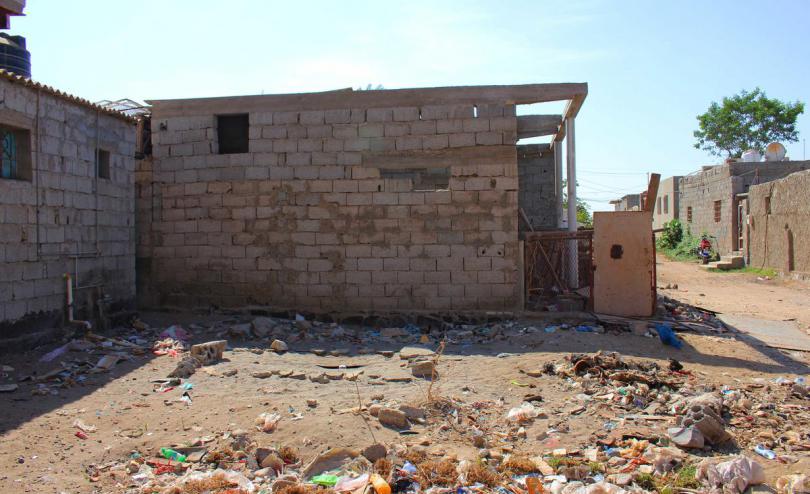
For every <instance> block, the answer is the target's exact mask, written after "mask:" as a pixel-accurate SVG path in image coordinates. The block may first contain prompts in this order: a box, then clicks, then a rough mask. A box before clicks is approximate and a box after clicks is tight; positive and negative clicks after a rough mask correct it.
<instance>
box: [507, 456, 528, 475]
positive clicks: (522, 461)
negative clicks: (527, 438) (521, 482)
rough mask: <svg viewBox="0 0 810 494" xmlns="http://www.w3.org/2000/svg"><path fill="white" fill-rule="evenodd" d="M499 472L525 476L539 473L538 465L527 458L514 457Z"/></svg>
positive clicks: (508, 459)
mask: <svg viewBox="0 0 810 494" xmlns="http://www.w3.org/2000/svg"><path fill="white" fill-rule="evenodd" d="M498 471H499V472H501V473H506V474H508V475H512V474H517V475H523V474H527V473H532V472H536V471H537V465H535V464H534V462H533V461H532V460H530V459H529V458H527V457H525V456H516V455H512V456H510V457H509V458H507V459H506V460H504V461H503V463H501V464H500V466H499V467H498Z"/></svg>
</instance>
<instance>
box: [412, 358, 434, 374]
mask: <svg viewBox="0 0 810 494" xmlns="http://www.w3.org/2000/svg"><path fill="white" fill-rule="evenodd" d="M411 373H412V374H413V375H414V376H416V377H425V378H432V377H438V373H437V372H436V366H435V364H434V363H433V361H431V360H418V361H416V362H413V363H412V364H411Z"/></svg>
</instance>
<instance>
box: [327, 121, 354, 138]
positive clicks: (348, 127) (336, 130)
mask: <svg viewBox="0 0 810 494" xmlns="http://www.w3.org/2000/svg"><path fill="white" fill-rule="evenodd" d="M332 137H334V138H335V139H354V138H356V137H357V125H354V124H345V125H335V126H333V127H332Z"/></svg>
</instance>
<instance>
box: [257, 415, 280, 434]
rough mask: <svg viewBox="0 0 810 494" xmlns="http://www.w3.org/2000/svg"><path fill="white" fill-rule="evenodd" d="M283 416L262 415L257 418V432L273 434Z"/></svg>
mask: <svg viewBox="0 0 810 494" xmlns="http://www.w3.org/2000/svg"><path fill="white" fill-rule="evenodd" d="M279 420H281V415H279V414H277V413H267V412H265V413H262V414H260V415H259V416H258V417H256V430H258V431H262V432H273V431H274V430H276V426H277V425H278V421H279Z"/></svg>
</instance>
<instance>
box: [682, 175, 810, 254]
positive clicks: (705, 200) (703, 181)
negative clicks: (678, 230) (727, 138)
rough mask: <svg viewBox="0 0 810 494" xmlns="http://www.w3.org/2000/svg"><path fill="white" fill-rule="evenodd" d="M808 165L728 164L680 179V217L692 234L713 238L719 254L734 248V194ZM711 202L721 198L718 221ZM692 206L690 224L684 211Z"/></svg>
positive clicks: (735, 201)
mask: <svg viewBox="0 0 810 494" xmlns="http://www.w3.org/2000/svg"><path fill="white" fill-rule="evenodd" d="M809 168H810V161H781V162H759V163H730V164H724V165H718V166H714V167H711V168H708V169H706V170H703V171H702V172H700V173H697V174H694V175H689V176H686V177H683V178H682V179H681V182H680V189H681V195H680V197H681V198H680V204H679V211H680V219H681V221H683V222H684V225H686V226H689V228H690V230H691V232H692V234H693V235H700V234H701V233H703V232H707V233H709V235H712V236H714V237H715V238H716V242H714V243H715V246H714V247H715V248H716V249H717V250H718V252H720V253H721V254H728V253H730V252H731V251H734V250H737V199H736V196H737V194H740V193H743V192H748V190H749V187H750V186H751V185H752V184H754V183H755V182H756V183H765V182H769V181H771V180H776V179H779V178H783V177H785V176H787V175H788V174H790V173H793V172H795V171H799V170H806V169H809ZM714 201H721V215H720V221H719V222H715V221H714ZM690 206H691V207H692V223H688V222H687V221H686V211H687V208H688V207H690Z"/></svg>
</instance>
